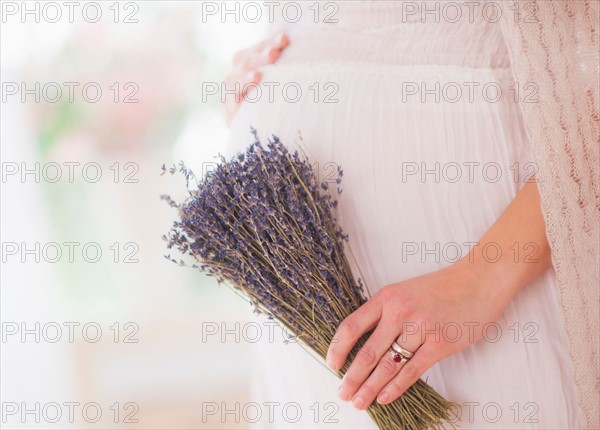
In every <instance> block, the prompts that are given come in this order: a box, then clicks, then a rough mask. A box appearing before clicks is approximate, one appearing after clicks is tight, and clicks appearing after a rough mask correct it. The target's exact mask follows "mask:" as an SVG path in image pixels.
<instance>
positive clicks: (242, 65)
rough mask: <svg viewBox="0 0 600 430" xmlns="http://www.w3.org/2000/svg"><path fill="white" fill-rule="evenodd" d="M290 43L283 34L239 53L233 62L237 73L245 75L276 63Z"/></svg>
mask: <svg viewBox="0 0 600 430" xmlns="http://www.w3.org/2000/svg"><path fill="white" fill-rule="evenodd" d="M288 43H289V40H288V37H287V36H286V35H285V34H283V33H279V34H278V35H276V36H273V37H270V38H268V39H266V40H264V41H262V42H261V43H258V44H256V45H254V46H252V47H250V48H247V49H244V50H242V51H240V52H238V53H237V54H236V55H235V57H234V60H233V63H234V69H235V70H236V73H237V74H240V75H243V74H245V73H247V72H251V71H254V70H256V69H258V68H259V67H261V66H264V65H266V64H271V63H273V62H275V61H276V60H277V59H278V58H279V56H280V55H281V51H282V50H283V49H284V48H285V47H286V46H287V45H288Z"/></svg>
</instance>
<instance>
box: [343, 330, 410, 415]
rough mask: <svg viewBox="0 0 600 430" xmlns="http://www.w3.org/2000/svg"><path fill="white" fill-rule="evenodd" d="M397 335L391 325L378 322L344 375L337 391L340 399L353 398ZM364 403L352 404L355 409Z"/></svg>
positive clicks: (363, 401) (359, 399)
mask: <svg viewBox="0 0 600 430" xmlns="http://www.w3.org/2000/svg"><path fill="white" fill-rule="evenodd" d="M397 334H398V329H397V328H396V327H395V326H394V325H393V324H390V323H389V322H387V323H386V321H381V322H380V324H379V325H378V326H377V328H376V329H375V331H374V332H373V333H372V334H371V335H370V336H369V339H368V340H367V342H366V343H365V345H364V346H363V347H362V348H361V349H360V350H359V351H358V353H357V354H356V357H355V358H354V360H353V361H352V364H351V365H350V367H349V368H348V371H347V372H346V374H345V375H344V378H343V379H342V385H341V386H340V388H339V391H338V395H339V397H340V399H342V400H350V399H352V398H354V396H355V394H356V392H357V391H358V389H359V388H360V387H361V386H362V385H363V383H364V382H365V380H366V379H367V378H368V377H369V375H370V374H371V372H372V371H373V369H374V368H375V366H377V364H378V363H379V362H380V361H381V358H382V357H383V355H384V354H386V353H387V351H388V349H389V345H391V343H392V342H393V341H394V339H395V338H396V336H397ZM392 369H393V368H392V367H389V368H387V369H386V371H388V372H391V371H392ZM365 402H366V400H365V399H364V398H356V399H355V401H354V402H353V403H354V405H355V406H356V407H357V408H362V406H363V404H364V403H365Z"/></svg>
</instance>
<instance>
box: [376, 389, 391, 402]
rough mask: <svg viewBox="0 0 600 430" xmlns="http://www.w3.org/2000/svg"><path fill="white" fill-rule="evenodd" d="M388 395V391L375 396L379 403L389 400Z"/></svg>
mask: <svg viewBox="0 0 600 430" xmlns="http://www.w3.org/2000/svg"><path fill="white" fill-rule="evenodd" d="M389 398H390V396H389V394H388V393H385V392H384V393H381V394H379V396H378V397H377V402H379V403H386V402H387V401H388V400H389Z"/></svg>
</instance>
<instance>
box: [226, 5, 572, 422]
mask: <svg viewBox="0 0 600 430" xmlns="http://www.w3.org/2000/svg"><path fill="white" fill-rule="evenodd" d="M400 3H401V2H373V3H371V2H351V3H350V2H342V3H339V4H340V10H339V12H338V14H337V16H336V17H337V18H338V20H339V22H338V23H336V24H323V23H318V24H315V23H314V22H310V23H306V22H304V21H302V22H301V24H300V25H295V26H292V25H288V26H287V27H286V26H285V25H284V26H282V27H283V28H285V30H286V31H287V33H288V35H289V37H290V46H289V47H288V48H287V49H286V51H284V53H283V55H282V57H281V58H280V60H279V61H278V62H277V63H276V64H275V65H273V66H270V67H269V68H266V69H265V70H264V74H263V78H262V79H263V82H266V83H267V85H264V84H263V86H261V89H260V90H256V89H254V90H251V91H250V93H249V95H248V99H249V100H251V99H256V100H255V101H254V102H248V101H247V102H245V103H244V104H243V105H242V107H241V109H240V111H239V112H238V114H237V116H236V118H235V121H234V124H233V127H232V135H231V140H230V142H229V144H228V147H227V151H226V153H229V154H230V153H233V152H234V151H237V150H241V149H243V148H244V147H245V146H247V145H248V144H249V143H250V142H251V141H252V138H251V136H250V134H249V127H250V125H252V126H254V127H256V128H257V129H258V131H259V134H260V135H261V137H264V138H265V139H266V138H267V137H268V136H269V135H270V134H271V133H274V134H277V135H278V136H279V137H280V138H281V139H282V140H283V141H284V142H285V143H287V144H288V145H289V146H290V147H294V146H295V144H296V143H295V142H298V140H299V138H298V135H299V132H300V133H301V135H302V139H303V145H304V147H305V148H308V151H309V156H310V157H311V159H312V160H313V162H315V163H316V165H315V167H316V169H317V172H318V173H319V174H320V175H321V177H322V178H325V179H326V178H328V177H329V176H328V175H331V174H332V172H333V169H334V168H335V166H337V165H338V164H339V165H341V166H342V168H343V170H344V178H343V182H342V188H343V190H344V192H343V194H342V196H341V198H340V204H339V207H338V218H339V221H340V222H341V225H342V226H343V228H344V230H345V231H346V232H347V233H348V234H349V236H350V246H351V248H352V250H353V252H354V255H355V257H356V259H357V261H358V264H359V265H360V267H361V269H362V272H363V274H364V277H365V281H366V284H367V285H368V287H369V290H370V291H371V293H374V292H375V291H377V290H378V289H380V288H382V287H383V286H385V285H387V284H390V283H395V282H398V281H401V280H404V279H406V278H410V277H414V276H417V275H420V274H425V273H428V272H432V271H435V270H438V269H441V268H443V267H446V266H448V265H450V264H452V262H453V261H455V260H456V259H458V257H460V256H461V255H464V254H466V252H467V251H468V249H469V247H470V246H472V243H474V242H476V241H477V240H479V238H480V237H481V236H482V235H483V233H484V232H485V231H486V230H487V229H488V228H489V227H490V226H491V225H492V224H493V223H494V221H495V220H496V219H497V218H498V217H499V216H500V214H501V213H502V211H503V210H504V208H505V207H506V206H507V205H508V204H509V202H510V201H511V199H513V198H514V196H515V194H516V193H517V191H518V190H519V189H520V188H521V187H522V185H523V183H524V181H525V179H526V178H527V177H528V176H529V175H531V174H532V173H534V172H535V166H534V165H533V164H531V163H530V161H531V159H530V155H529V151H528V139H527V135H526V132H525V130H524V127H523V122H522V118H521V114H520V111H519V108H518V104H517V103H516V101H515V97H516V96H518V97H521V98H522V97H530V98H531V100H532V101H534V100H535V87H534V86H533V87H532V86H526V84H527V83H515V82H513V77H512V76H513V75H512V72H511V68H510V60H509V57H508V53H507V50H506V47H505V46H504V42H503V40H502V36H501V34H500V29H499V27H498V25H497V24H494V23H492V22H489V20H487V21H486V20H485V19H482V18H481V14H475V16H474V19H473V20H472V22H470V21H471V20H470V19H462V20H459V21H457V22H448V21H444V20H441V22H439V23H438V22H435V19H433V18H432V19H430V20H428V21H427V22H421V21H417V22H415V21H410V19H407V17H406V16H405V15H403V12H402V6H401V4H400ZM309 21H312V20H309ZM268 85H270V86H271V89H272V91H271V94H269V93H268V91H267V90H268ZM284 88H285V91H287V93H286V92H285V91H284ZM298 88H300V89H301V97H299V99H298V100H297V101H292V100H293V99H294V98H295V97H296V96H297V94H298V91H297V90H298ZM317 88H318V91H317ZM269 95H270V96H271V97H269ZM336 100H337V101H336ZM528 163H529V164H528ZM518 247H519V248H520V253H519V258H526V257H527V255H528V254H529V253H531V252H532V251H533V248H526V247H525V244H519V246H518ZM494 251H495V250H494V249H487V255H488V257H489V258H494V255H495V254H494ZM515 252H516V251H515ZM463 329H464V330H467V329H468V328H467V327H463ZM566 345H567V339H566V334H565V328H564V322H563V319H562V313H561V309H560V306H559V301H558V297H557V293H556V288H555V285H554V274H553V272H552V271H551V270H550V271H547V272H546V273H545V274H544V275H543V276H541V277H540V278H538V279H537V280H536V281H535V282H533V283H532V284H531V285H529V286H527V287H526V288H525V289H523V290H522V291H521V292H520V293H519V294H518V295H517V296H516V297H515V298H514V299H513V300H512V302H511V303H510V305H509V306H508V308H507V309H506V311H505V312H504V314H503V315H502V317H501V318H500V320H499V321H498V325H497V326H494V327H492V328H491V329H490V330H489V331H488V336H487V339H484V340H482V341H480V342H478V343H477V344H475V345H473V346H472V347H470V348H468V349H467V350H465V351H463V352H462V353H459V354H456V355H454V356H452V357H449V358H447V359H445V360H443V361H441V362H439V363H437V364H436V365H435V366H434V367H433V368H432V369H430V370H429V371H428V372H427V373H426V375H425V377H426V378H427V380H428V382H429V383H430V384H431V385H432V386H433V387H434V388H435V389H436V390H438V391H439V392H440V393H441V394H442V395H443V396H445V397H446V398H447V399H449V400H452V401H455V402H457V403H459V404H460V405H461V406H462V422H461V424H460V426H461V428H464V429H488V428H489V429H513V428H514V429H517V428H518V429H566V428H570V429H576V428H580V427H581V422H580V414H579V411H578V408H577V405H576V402H575V394H574V393H575V392H574V382H573V374H572V369H571V365H570V359H569V356H568V351H567V347H566ZM257 354H259V357H260V360H259V362H260V366H259V367H257V368H256V383H255V385H254V386H255V392H254V394H253V401H256V402H257V403H259V404H261V405H264V404H268V402H275V403H276V404H277V405H278V406H277V407H278V408H279V409H274V410H275V411H276V413H274V414H266V413H263V414H262V417H261V418H260V419H259V420H255V421H256V422H255V423H254V425H255V426H256V427H257V428H270V427H271V428H345V429H352V428H375V425H374V423H373V422H372V421H371V419H370V418H369V417H368V415H367V414H366V413H365V412H358V411H356V410H354V409H353V408H352V406H351V405H350V404H346V403H344V402H341V401H339V400H338V398H337V387H338V386H339V381H338V379H337V378H336V377H335V376H333V375H332V374H331V373H329V372H328V371H327V370H326V369H325V368H324V367H323V366H322V365H320V364H319V363H318V362H317V361H316V360H314V359H313V358H311V357H310V356H309V355H308V354H307V353H306V352H305V351H303V350H302V349H301V348H300V347H298V346H297V345H285V344H284V343H283V342H282V341H280V337H276V338H275V342H260V343H259V346H257ZM286 408H287V409H286ZM266 410H267V408H264V407H263V412H264V411H266ZM283 411H285V413H283Z"/></svg>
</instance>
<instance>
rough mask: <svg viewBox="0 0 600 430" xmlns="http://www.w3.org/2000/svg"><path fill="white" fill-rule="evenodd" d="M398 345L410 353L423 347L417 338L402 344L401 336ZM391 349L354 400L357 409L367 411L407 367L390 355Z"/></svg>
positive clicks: (397, 341)
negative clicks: (382, 391) (404, 367)
mask: <svg viewBox="0 0 600 430" xmlns="http://www.w3.org/2000/svg"><path fill="white" fill-rule="evenodd" d="M396 343H397V344H398V345H399V346H401V347H402V348H403V349H405V350H406V351H408V352H415V351H417V350H418V349H419V347H420V346H421V345H420V342H419V341H418V339H416V338H415V339H413V340H412V341H411V342H408V343H402V342H401V337H400V336H399V337H398V338H397V339H396ZM390 347H391V345H390V346H388V349H387V350H386V352H385V354H384V355H383V357H381V360H379V363H378V364H377V367H375V370H373V372H372V373H371V374H370V375H369V377H368V378H367V380H366V381H365V382H364V384H362V386H361V387H360V388H359V389H358V391H357V392H356V394H355V395H354V397H353V398H352V404H353V405H354V407H356V408H357V409H366V408H367V407H368V406H369V405H370V404H371V403H372V402H373V401H374V400H375V397H377V395H378V394H379V393H380V392H381V390H382V389H383V388H384V387H385V386H386V385H387V384H388V383H389V382H390V381H391V380H392V379H393V378H394V377H395V376H396V375H398V373H399V372H401V369H402V367H403V366H404V365H405V363H403V362H398V361H395V360H394V357H393V356H392V354H391V353H390ZM398 359H399V357H398Z"/></svg>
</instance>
